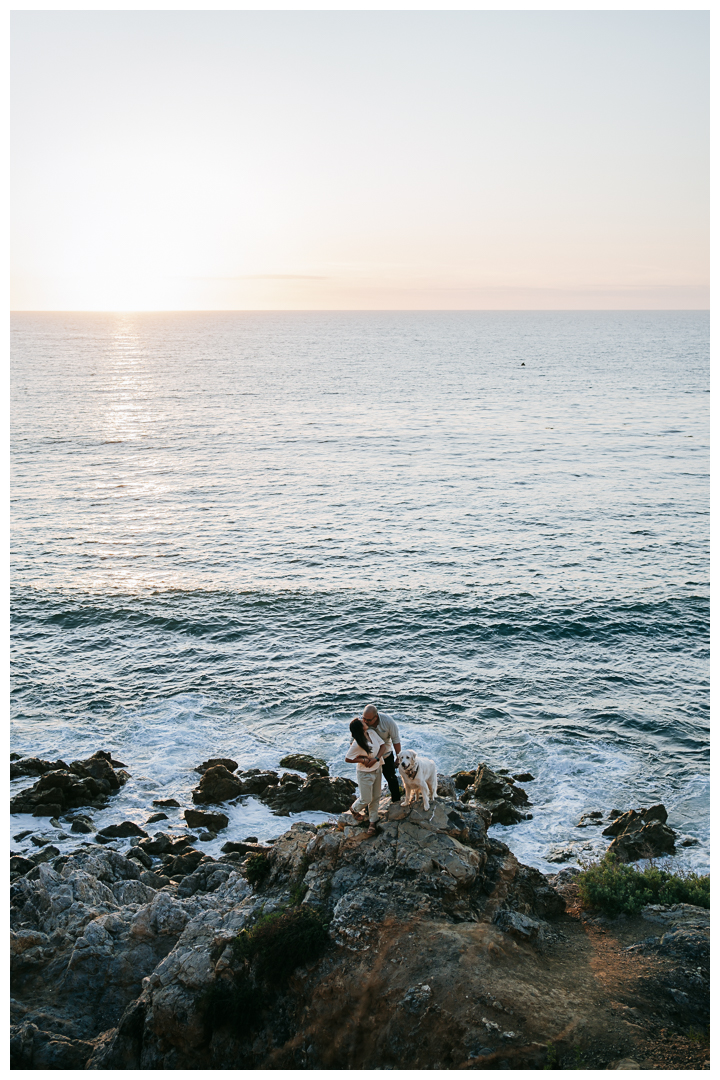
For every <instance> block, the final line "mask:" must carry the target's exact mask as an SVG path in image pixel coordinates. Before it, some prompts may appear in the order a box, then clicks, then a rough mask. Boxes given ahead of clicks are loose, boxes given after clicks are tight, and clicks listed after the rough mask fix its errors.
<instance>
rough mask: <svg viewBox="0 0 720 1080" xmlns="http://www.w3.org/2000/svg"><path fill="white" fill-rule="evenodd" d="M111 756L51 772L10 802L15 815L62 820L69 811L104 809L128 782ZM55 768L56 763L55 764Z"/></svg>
mask: <svg viewBox="0 0 720 1080" xmlns="http://www.w3.org/2000/svg"><path fill="white" fill-rule="evenodd" d="M111 760H112V759H111V758H110V755H109V754H107V753H105V752H104V751H102V750H99V751H98V752H97V753H96V754H93V755H91V757H89V758H85V759H84V760H83V761H73V762H71V763H70V765H65V763H64V762H55V763H54V764H56V765H57V764H59V765H62V766H63V768H61V769H50V770H48V771H46V772H44V773H43V774H42V775H41V776H40V779H39V780H38V781H37V782H36V783H35V784H34V785H33V786H32V787H31V788H25V789H24V790H23V791H21V792H19V793H18V794H17V795H15V796H14V797H13V798H12V799H11V800H10V812H11V813H13V814H33V815H34V816H35V817H58V816H59V815H60V814H62V813H63V812H64V811H66V810H70V809H73V808H75V807H80V806H88V805H90V806H102V805H104V804H105V801H106V800H107V797H108V796H109V795H112V793H113V792H114V791H117V790H118V789H119V788H120V786H121V784H123V783H125V781H126V780H127V778H128V774H127V773H123V772H117V773H116V772H115V770H114V769H113V767H112V765H111V763H110V762H111ZM51 764H52V763H51Z"/></svg>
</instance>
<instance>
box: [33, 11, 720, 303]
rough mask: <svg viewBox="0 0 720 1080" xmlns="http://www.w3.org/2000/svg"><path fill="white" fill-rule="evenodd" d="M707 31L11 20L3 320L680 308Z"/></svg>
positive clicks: (412, 17)
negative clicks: (48, 313)
mask: <svg viewBox="0 0 720 1080" xmlns="http://www.w3.org/2000/svg"><path fill="white" fill-rule="evenodd" d="M708 33H709V17H708V14H707V13H706V12H690V11H652V12H622V11H617V12H602V11H600V12H583V11H554V12H528V11H518V12H512V11H505V12H462V11H461V12H441V11H438V12H418V11H413V12H346V11H331V12H270V11H265V12H241V11H215V12H185V11H168V12H163V11H159V12H143V11H136V12H129V11H117V12H103V11H70V12H68V11H64V12H59V11H57V12H56V11H35V12H16V13H15V14H14V15H13V35H12V54H13V83H12V105H13V120H12V138H13V296H12V305H13V307H15V308H17V309H36V310H37V309H45V310H49V309H61V310H62V309H73V310H85V309H87V310H93V309H94V310H98V309H99V310H114V309H119V310H136V309H165V310H168V309H178V308H180V309H203V308H204V309H221V308H230V309H232V308H240V309H243V308H246V309H247V308H250V309H259V308H340V309H349V308H697V307H707V306H708V235H707V233H708Z"/></svg>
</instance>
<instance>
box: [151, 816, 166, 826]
mask: <svg viewBox="0 0 720 1080" xmlns="http://www.w3.org/2000/svg"><path fill="white" fill-rule="evenodd" d="M167 820H168V816H167V814H151V815H150V817H149V818H148V819H147V821H146V822H145V824H146V825H154V823H155V822H156V821H167Z"/></svg>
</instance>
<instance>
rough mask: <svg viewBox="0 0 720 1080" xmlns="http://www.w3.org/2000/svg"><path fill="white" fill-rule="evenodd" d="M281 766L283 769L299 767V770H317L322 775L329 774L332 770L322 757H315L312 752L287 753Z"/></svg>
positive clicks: (282, 759) (306, 771)
mask: <svg viewBox="0 0 720 1080" xmlns="http://www.w3.org/2000/svg"><path fill="white" fill-rule="evenodd" d="M280 767H281V768H283V769H297V770H298V772H304V773H311V772H316V773H319V774H320V775H321V776H329V775H330V770H329V769H328V767H327V764H326V763H325V762H324V761H323V760H322V758H318V757H313V756H312V754H286V755H285V757H284V758H281V759H280Z"/></svg>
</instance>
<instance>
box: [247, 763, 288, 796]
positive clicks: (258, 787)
mask: <svg viewBox="0 0 720 1080" xmlns="http://www.w3.org/2000/svg"><path fill="white" fill-rule="evenodd" d="M237 779H238V780H239V781H240V784H241V791H240V794H241V795H260V794H261V793H262V792H263V791H264V790H265V788H267V787H270V785H271V784H278V783H279V782H280V777H279V775H278V773H276V772H273V771H272V769H243V770H242V772H239V773H238V774H237ZM296 779H297V781H298V783H302V781H301V779H300V778H299V777H296Z"/></svg>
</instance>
